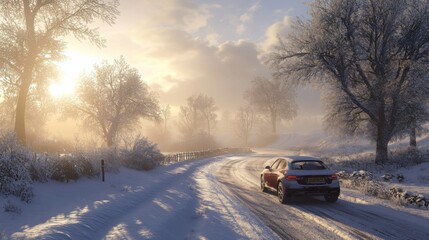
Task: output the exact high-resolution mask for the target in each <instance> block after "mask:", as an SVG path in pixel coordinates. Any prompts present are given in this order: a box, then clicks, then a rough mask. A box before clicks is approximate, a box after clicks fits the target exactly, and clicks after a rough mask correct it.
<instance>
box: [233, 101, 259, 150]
mask: <svg viewBox="0 0 429 240" xmlns="http://www.w3.org/2000/svg"><path fill="white" fill-rule="evenodd" d="M255 119H256V116H255V111H254V110H253V109H252V108H251V107H249V106H247V107H240V109H239V110H238V112H237V113H236V115H235V119H234V132H235V134H236V135H237V137H238V138H239V139H240V140H241V142H242V143H243V145H244V146H246V147H247V146H248V145H249V138H250V134H251V132H252V129H253V125H254V123H255Z"/></svg>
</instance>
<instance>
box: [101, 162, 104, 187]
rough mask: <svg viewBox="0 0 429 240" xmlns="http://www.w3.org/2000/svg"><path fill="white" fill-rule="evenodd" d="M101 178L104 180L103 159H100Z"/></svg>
mask: <svg viewBox="0 0 429 240" xmlns="http://www.w3.org/2000/svg"><path fill="white" fill-rule="evenodd" d="M101 180H102V181H103V182H104V159H101Z"/></svg>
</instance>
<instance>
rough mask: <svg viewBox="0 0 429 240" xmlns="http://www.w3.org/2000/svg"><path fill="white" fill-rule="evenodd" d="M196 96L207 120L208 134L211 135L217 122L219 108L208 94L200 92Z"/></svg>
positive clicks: (201, 111)
mask: <svg viewBox="0 0 429 240" xmlns="http://www.w3.org/2000/svg"><path fill="white" fill-rule="evenodd" d="M194 98H195V101H196V102H197V106H198V110H199V111H200V113H201V116H202V118H203V120H204V122H205V125H206V131H207V134H208V135H209V137H210V136H211V131H212V130H213V128H214V127H215V124H216V122H217V114H216V111H217V110H218V107H217V106H216V104H215V101H214V99H213V98H212V97H209V96H207V95H203V94H199V95H198V96H196V97H195V96H194Z"/></svg>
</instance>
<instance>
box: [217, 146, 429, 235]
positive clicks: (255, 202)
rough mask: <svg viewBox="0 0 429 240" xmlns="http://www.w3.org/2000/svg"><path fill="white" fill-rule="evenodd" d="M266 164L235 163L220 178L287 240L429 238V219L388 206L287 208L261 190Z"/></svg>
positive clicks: (314, 203)
mask: <svg viewBox="0 0 429 240" xmlns="http://www.w3.org/2000/svg"><path fill="white" fill-rule="evenodd" d="M266 160H267V158H266V157H262V156H258V155H257V154H255V155H254V156H253V157H249V158H248V159H243V160H241V161H240V160H231V161H229V162H226V163H225V164H224V165H223V166H221V167H220V169H219V171H218V172H217V176H218V178H219V179H220V181H221V182H222V183H223V184H224V186H225V188H227V189H229V190H230V193H231V194H235V195H236V196H237V197H238V198H239V199H240V200H241V201H242V202H243V204H244V205H246V206H247V207H248V208H249V209H250V210H251V211H253V212H254V213H255V214H256V215H258V216H259V217H260V218H261V219H262V220H263V221H264V222H265V223H266V224H267V226H269V227H271V228H272V229H273V230H274V231H275V232H277V233H278V234H279V235H280V236H282V237H283V238H285V239H309V238H311V239H315V238H323V239H333V238H335V239H337V238H343V239H379V238H383V239H386V238H388V239H422V238H425V237H427V235H428V234H429V229H428V228H427V224H428V221H427V219H424V218H422V217H419V216H415V215H411V214H408V213H403V212H400V211H397V210H394V209H388V208H385V207H382V206H371V205H365V204H357V203H353V202H348V201H346V200H344V199H340V200H339V201H338V202H337V203H335V204H329V203H326V202H325V201H323V200H320V199H319V198H309V199H297V200H296V201H294V202H292V203H291V204H290V205H281V204H280V203H278V201H277V198H276V196H275V193H272V194H266V193H261V192H260V190H259V173H260V171H261V170H262V168H263V166H262V164H263V163H264V162H265V161H266ZM399 216H403V217H404V219H403V220H401V219H400V218H399ZM297 223H298V224H297ZM308 223H311V224H308ZM425 226H426V227H425ZM285 229H286V230H285ZM285 232H286V233H285Z"/></svg>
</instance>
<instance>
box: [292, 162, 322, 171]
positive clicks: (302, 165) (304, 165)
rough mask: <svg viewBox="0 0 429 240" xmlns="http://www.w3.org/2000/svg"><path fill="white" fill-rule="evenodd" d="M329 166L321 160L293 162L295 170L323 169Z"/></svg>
mask: <svg viewBox="0 0 429 240" xmlns="http://www.w3.org/2000/svg"><path fill="white" fill-rule="evenodd" d="M326 168H327V167H326V166H325V164H323V162H321V161H305V160H302V161H294V162H292V163H291V169H293V170H321V169H326Z"/></svg>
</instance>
